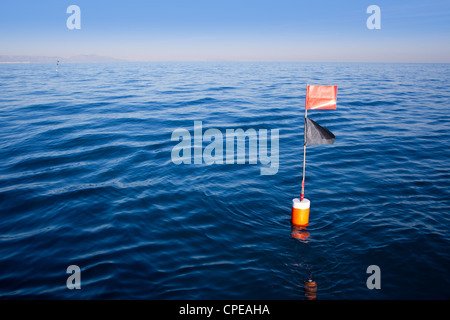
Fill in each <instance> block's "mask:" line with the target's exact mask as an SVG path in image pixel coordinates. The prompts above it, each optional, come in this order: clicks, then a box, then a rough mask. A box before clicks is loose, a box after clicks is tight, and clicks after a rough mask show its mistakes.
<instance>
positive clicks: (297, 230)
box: [291, 225, 309, 242]
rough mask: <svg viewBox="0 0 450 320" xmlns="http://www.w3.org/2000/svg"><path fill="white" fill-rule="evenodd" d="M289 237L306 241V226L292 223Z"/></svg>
mask: <svg viewBox="0 0 450 320" xmlns="http://www.w3.org/2000/svg"><path fill="white" fill-rule="evenodd" d="M291 237H292V238H295V239H298V240H303V242H308V241H307V240H308V238H309V232H308V231H306V226H296V225H293V226H292V229H291Z"/></svg>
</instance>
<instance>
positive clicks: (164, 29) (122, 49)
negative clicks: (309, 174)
mask: <svg viewBox="0 0 450 320" xmlns="http://www.w3.org/2000/svg"><path fill="white" fill-rule="evenodd" d="M71 4H75V5H78V6H79V7H80V9H81V29H80V30H69V29H68V28H67V27H66V20H67V18H68V17H69V14H67V13H66V9H67V7H68V6H69V5H71ZM372 4H375V5H378V6H379V7H380V9H381V29H380V30H369V29H368V28H367V27H366V20H367V18H368V17H369V16H370V14H367V13H366V9H367V7H368V6H369V5H372ZM0 41H1V44H2V45H1V47H0V55H46V56H63V57H70V56H74V55H79V54H98V55H104V56H109V57H114V58H121V59H126V60H130V61H173V60H175V61H228V60H232V61H304V62H309V61H343V62H347V61H355V62H359V61H367V62H450V1H434V0H431V1H417V0H400V1H392V0H390V1H385V0H384V1H378V0H373V1H365V0H341V1H337V0H335V1H330V0H326V1H300V0H297V1H294V0H277V1H266V0H240V1H237V0H226V1H225V0H220V1H217V0H209V1H205V0H184V1H181V0H159V1H155V0H147V1H144V0H127V1H111V0H110V1H105V0H90V1H86V0H70V1H63V0H54V1H47V0H40V1H31V0H30V1H20V0H18V1H3V2H2V3H1V10H0Z"/></svg>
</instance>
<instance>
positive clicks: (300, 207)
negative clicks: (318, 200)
mask: <svg viewBox="0 0 450 320" xmlns="http://www.w3.org/2000/svg"><path fill="white" fill-rule="evenodd" d="M291 221H292V224H294V225H297V226H307V225H308V222H309V200H308V199H303V200H302V201H300V199H297V198H295V199H293V200H292V217H291Z"/></svg>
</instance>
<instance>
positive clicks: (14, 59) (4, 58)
mask: <svg viewBox="0 0 450 320" xmlns="http://www.w3.org/2000/svg"><path fill="white" fill-rule="evenodd" d="M58 60H59V62H61V63H81V62H124V61H126V60H121V59H116V58H111V57H104V56H98V55H93V54H90V55H89V54H85V55H77V56H73V57H68V58H64V57H57V56H54V57H51V56H19V55H0V63H56V61H58Z"/></svg>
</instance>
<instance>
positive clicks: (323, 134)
mask: <svg viewBox="0 0 450 320" xmlns="http://www.w3.org/2000/svg"><path fill="white" fill-rule="evenodd" d="M335 138H336V137H335V136H334V134H333V133H332V132H331V131H330V130H328V129H327V128H324V127H321V126H320V125H319V124H318V123H316V122H314V121H313V120H311V119H309V118H305V145H307V146H317V145H320V144H333V143H334V139H335Z"/></svg>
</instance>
